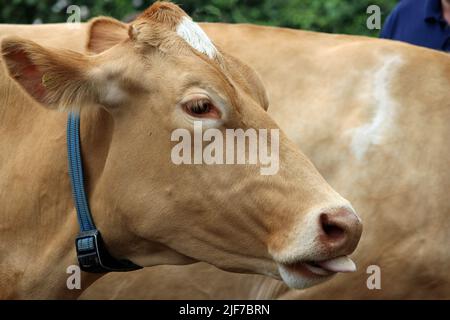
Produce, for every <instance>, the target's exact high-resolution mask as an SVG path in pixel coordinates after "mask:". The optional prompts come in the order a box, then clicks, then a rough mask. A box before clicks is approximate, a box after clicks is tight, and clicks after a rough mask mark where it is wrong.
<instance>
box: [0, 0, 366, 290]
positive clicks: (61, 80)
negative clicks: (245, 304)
mask: <svg viewBox="0 0 450 320" xmlns="http://www.w3.org/2000/svg"><path fill="white" fill-rule="evenodd" d="M89 38H90V40H89V44H88V47H89V49H90V50H91V51H94V52H95V53H96V54H94V55H83V54H80V53H75V52H70V51H61V50H54V49H48V48H43V47H41V46H39V45H37V44H35V43H33V42H31V41H26V40H22V39H14V38H12V39H11V38H10V39H7V40H5V41H4V42H3V43H2V53H3V57H4V60H5V62H6V66H7V68H8V70H9V73H10V75H11V76H12V77H13V78H14V79H15V80H16V81H17V82H18V83H19V84H20V86H21V87H22V88H23V89H24V90H25V91H26V92H28V94H29V95H30V96H31V97H32V98H34V99H35V100H36V101H38V102H39V103H40V104H41V105H43V106H45V107H47V108H60V109H63V110H68V109H70V110H72V109H78V108H79V109H80V110H81V112H82V113H84V114H88V113H90V112H98V110H103V111H102V112H107V113H108V114H109V116H110V118H111V119H112V120H111V123H110V126H109V128H108V130H110V131H111V137H110V139H105V141H104V146H103V147H102V150H103V149H105V150H107V151H106V155H105V156H103V155H102V154H100V152H99V154H95V151H94V155H90V158H91V159H92V162H94V161H95V157H96V156H97V157H98V158H101V157H103V160H102V167H101V169H99V171H100V173H99V174H98V177H97V178H96V179H95V182H92V183H93V184H94V185H93V191H92V195H91V197H90V200H91V207H92V212H93V216H94V219H95V221H96V224H97V226H98V227H99V229H100V230H102V234H103V237H104V239H105V242H106V244H107V246H108V248H109V249H110V251H111V253H112V254H113V255H114V256H116V257H123V258H127V259H129V260H132V261H133V262H134V263H136V264H140V265H142V266H152V265H158V264H183V263H190V262H194V261H205V262H208V263H211V264H213V265H215V266H217V267H219V268H222V269H225V270H230V271H236V272H251V273H260V274H265V275H270V276H274V277H281V278H282V279H283V280H285V281H286V282H287V284H288V285H290V286H292V287H297V288H303V287H306V286H310V285H313V284H316V283H319V282H321V281H324V280H326V279H328V278H329V277H330V276H331V275H333V274H335V273H336V272H345V271H352V269H353V268H354V265H353V263H352V261H351V260H349V259H348V258H347V257H346V256H347V255H348V254H350V253H352V251H353V250H354V249H355V247H356V245H357V243H358V240H359V237H360V234H361V224H360V220H359V218H358V217H357V216H356V214H355V213H354V211H353V209H352V208H351V206H350V204H349V203H348V202H347V201H346V200H345V199H343V198H342V197H340V196H339V195H338V194H337V193H336V192H335V191H334V190H333V189H332V188H331V187H330V186H329V185H328V184H327V183H326V182H325V181H324V180H323V178H322V177H321V176H320V174H319V173H318V172H317V171H316V169H315V168H314V166H313V165H312V164H311V163H310V161H309V160H308V159H307V158H306V157H305V156H304V155H303V154H302V153H301V152H300V151H299V150H298V149H297V147H296V146H295V145H294V144H293V143H291V142H290V141H289V140H288V139H287V138H286V136H285V135H284V134H283V133H282V132H281V133H279V134H278V135H273V136H272V135H269V132H278V131H277V130H278V126H277V125H276V123H274V121H273V120H272V119H271V118H270V117H269V116H268V115H267V114H266V112H265V110H264V109H265V108H267V99H266V95H265V91H264V88H263V87H262V85H261V82H260V81H259V79H258V77H257V76H256V75H255V73H254V72H253V71H252V70H251V69H250V68H248V67H247V66H245V65H244V64H243V63H241V62H239V61H238V60H237V59H234V58H233V57H231V56H229V55H227V54H226V53H225V52H224V51H223V50H220V49H219V48H217V47H216V46H215V45H214V44H213V43H212V41H211V40H210V39H209V38H208V37H207V36H206V34H205V33H204V32H203V31H202V30H201V29H200V27H199V26H198V25H197V24H195V23H194V22H193V21H192V20H191V19H190V18H189V17H188V16H187V15H186V14H185V13H184V12H183V11H182V10H181V9H180V8H179V7H177V6H175V5H173V4H170V3H161V2H160V3H156V4H154V5H153V6H152V7H150V8H149V9H148V10H147V11H145V12H144V13H143V14H142V15H141V16H140V17H139V18H138V19H137V20H136V21H135V22H133V23H132V24H131V25H129V26H128V25H123V24H121V23H119V22H117V21H114V20H111V19H105V18H103V19H97V20H95V21H94V22H92V26H91V29H90V37H89ZM246 45H251V44H246ZM274 63H275V62H274ZM94 110H97V111H94ZM91 121H95V120H91ZM199 125H200V126H202V128H203V129H205V130H206V129H214V131H211V132H212V133H214V135H213V136H214V139H212V138H211V137H210V138H209V140H208V139H203V140H201V141H200V145H201V147H202V150H205V149H203V148H207V147H208V146H211V145H212V144H213V142H217V141H216V140H218V139H219V135H220V134H223V136H224V137H226V134H227V132H228V131H227V130H230V129H241V130H242V131H243V132H247V131H246V130H249V129H253V130H259V133H261V132H263V131H264V130H266V131H265V132H266V133H267V136H265V137H267V139H266V140H264V139H263V138H262V137H263V135H261V136H259V142H261V141H262V140H264V141H265V142H266V143H268V145H269V146H268V149H269V150H272V153H274V152H275V151H277V155H278V159H273V160H274V161H277V162H278V164H279V165H277V167H276V170H274V171H273V172H272V174H263V173H262V172H263V171H262V170H261V169H262V167H263V164H262V163H261V162H260V161H258V162H257V163H245V164H231V163H232V161H231V163H230V164H217V163H216V164H215V165H211V164H209V165H208V164H204V163H202V162H200V163H198V164H195V163H197V162H196V160H195V159H194V160H193V161H194V164H191V165H189V164H186V163H184V164H182V163H177V161H174V160H173V155H174V147H176V146H177V143H176V141H173V140H174V139H173V137H174V133H175V132H177V131H179V130H180V129H182V130H183V131H182V132H183V133H186V132H187V133H190V134H192V137H193V140H191V141H190V142H189V143H187V145H188V146H189V147H192V148H191V150H192V151H193V150H194V149H196V148H198V145H197V146H195V137H196V133H195V132H194V131H195V129H194V128H196V126H197V128H198V126H199ZM271 130H274V131H271ZM211 132H210V133H211ZM197 133H198V132H197ZM177 137H178V138H179V137H180V135H178V136H177ZM249 144H250V143H248V144H247V143H244V146H247V145H249ZM274 144H275V145H276V148H271V145H272V146H273V145H274ZM241 147H242V145H241ZM266 147H267V146H266ZM258 148H259V149H261V145H258ZM187 150H189V148H187V149H183V152H182V153H183V155H181V157H184V156H185V154H184V153H185V152H188V151H187ZM196 150H197V149H196ZM216 150H218V149H216ZM253 151H254V150H253ZM216 152H217V151H216ZM227 152H228V150H227ZM250 153H251V152H250V147H249V148H248V150H247V151H246V152H245V155H246V156H249V157H250V156H251V155H250ZM175 154H176V152H175ZM197 160H198V159H197ZM232 160H234V156H233V159H232ZM88 165H89V164H88Z"/></svg>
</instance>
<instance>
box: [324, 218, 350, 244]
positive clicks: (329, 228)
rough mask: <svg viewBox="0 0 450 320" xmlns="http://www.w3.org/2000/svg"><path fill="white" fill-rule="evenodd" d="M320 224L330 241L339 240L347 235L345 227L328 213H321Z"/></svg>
mask: <svg viewBox="0 0 450 320" xmlns="http://www.w3.org/2000/svg"><path fill="white" fill-rule="evenodd" d="M320 225H321V227H322V230H323V232H324V233H325V236H326V238H327V240H328V241H337V240H341V239H342V238H344V237H345V229H344V228H343V227H341V226H339V225H338V224H337V223H336V222H333V221H332V219H330V216H329V215H328V214H326V213H322V214H321V216H320Z"/></svg>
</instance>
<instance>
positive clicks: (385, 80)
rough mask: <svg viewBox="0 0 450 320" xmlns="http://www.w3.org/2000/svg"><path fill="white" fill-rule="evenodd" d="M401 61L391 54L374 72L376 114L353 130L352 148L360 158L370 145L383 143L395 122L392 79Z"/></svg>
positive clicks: (395, 106)
mask: <svg viewBox="0 0 450 320" xmlns="http://www.w3.org/2000/svg"><path fill="white" fill-rule="evenodd" d="M401 62H402V60H401V58H400V57H399V56H391V57H389V58H387V59H386V60H384V62H383V65H382V66H381V68H379V69H378V70H377V71H376V72H375V74H374V77H373V88H374V91H373V95H374V97H373V98H374V116H373V118H372V120H371V121H370V122H369V123H367V124H365V125H363V126H361V127H359V128H355V129H353V130H351V134H352V136H353V138H352V142H351V148H352V151H353V154H354V155H355V157H356V158H357V159H358V160H362V159H363V158H364V156H365V154H366V153H367V151H368V150H369V148H370V146H372V145H380V144H381V143H382V141H383V136H384V134H385V133H386V132H387V131H388V130H389V128H390V127H391V126H392V125H393V123H394V117H395V111H396V108H397V105H396V102H395V101H394V100H393V99H392V97H391V95H390V89H391V88H392V86H391V80H392V77H393V75H394V74H395V72H396V71H397V69H398V66H399V65H400V63H401Z"/></svg>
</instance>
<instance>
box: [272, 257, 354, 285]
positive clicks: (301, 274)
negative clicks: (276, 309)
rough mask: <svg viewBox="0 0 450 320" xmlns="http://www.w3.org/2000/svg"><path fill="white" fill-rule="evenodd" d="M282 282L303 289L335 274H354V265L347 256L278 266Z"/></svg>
mask: <svg viewBox="0 0 450 320" xmlns="http://www.w3.org/2000/svg"><path fill="white" fill-rule="evenodd" d="M279 270H280V272H281V276H282V278H283V280H284V281H285V282H286V283H287V284H288V285H290V283H292V286H293V287H297V288H302V287H303V288H305V287H309V286H311V285H314V284H317V283H320V282H323V281H325V280H327V279H328V278H329V277H331V276H333V275H335V274H336V273H346V272H355V271H356V265H355V263H354V262H353V261H352V260H351V259H350V258H349V257H347V256H342V257H337V258H333V259H328V260H322V261H299V262H295V263H283V264H279Z"/></svg>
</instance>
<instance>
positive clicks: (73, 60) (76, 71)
mask: <svg viewBox="0 0 450 320" xmlns="http://www.w3.org/2000/svg"><path fill="white" fill-rule="evenodd" d="M1 50H2V51H1V52H2V56H3V60H4V61H5V64H6V67H7V70H8V72H9V74H10V76H11V77H12V78H14V79H15V80H16V81H17V82H18V83H19V84H20V86H21V87H22V88H23V89H24V90H25V91H26V92H28V94H29V95H30V96H32V97H33V98H34V99H35V100H36V101H38V102H39V103H41V104H43V105H44V106H46V107H49V108H53V109H56V108H62V109H71V108H77V107H79V106H81V105H83V104H85V103H89V102H94V100H96V99H95V93H94V92H93V87H94V86H93V85H92V83H91V81H90V79H89V68H90V60H89V59H90V58H89V57H88V56H85V55H82V54H80V53H76V52H73V51H62V50H55V49H52V50H50V49H46V48H43V47H41V46H40V45H38V44H36V43H34V42H32V41H29V40H25V39H20V38H6V39H4V40H3V41H2V45H1Z"/></svg>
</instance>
